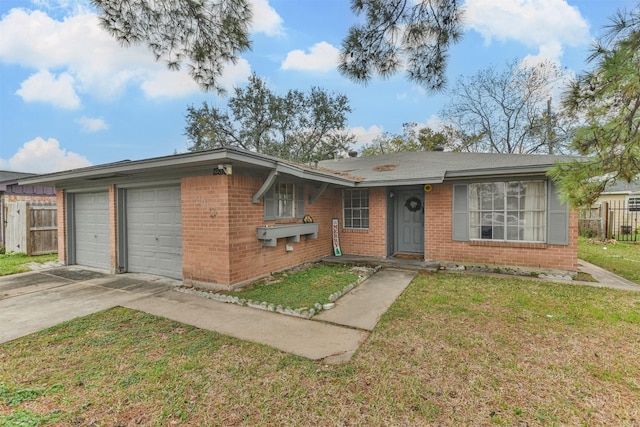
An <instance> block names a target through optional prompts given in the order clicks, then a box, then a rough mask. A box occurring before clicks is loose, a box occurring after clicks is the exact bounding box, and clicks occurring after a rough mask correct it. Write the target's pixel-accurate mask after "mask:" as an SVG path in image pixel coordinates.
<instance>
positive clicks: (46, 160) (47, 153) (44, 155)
mask: <svg viewBox="0 0 640 427" xmlns="http://www.w3.org/2000/svg"><path fill="white" fill-rule="evenodd" d="M3 162H4V164H5V165H8V169H10V170H16V171H21V172H33V173H49V172H58V171H62V170H67V169H76V168H80V167H85V166H90V165H91V162H89V160H87V158H86V157H84V156H81V155H80V154H77V153H74V152H71V151H67V150H65V149H63V148H61V147H60V144H59V143H58V141H57V140H56V139H54V138H49V139H47V140H46V141H45V140H44V139H43V138H41V137H37V138H35V139H34V140H31V141H29V142H25V143H24V145H23V146H22V148H20V150H18V152H17V153H16V154H15V155H14V156H13V157H11V158H10V159H9V160H8V161H6V160H5V161H1V159H0V164H2V163H3Z"/></svg>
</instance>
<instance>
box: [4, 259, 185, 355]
mask: <svg viewBox="0 0 640 427" xmlns="http://www.w3.org/2000/svg"><path fill="white" fill-rule="evenodd" d="M177 284H179V282H176V281H174V280H171V279H165V278H159V277H155V276H147V275H138V274H127V275H110V274H107V273H104V272H100V271H98V270H90V269H86V268H76V267H63V268H57V269H53V270H47V271H38V272H29V273H22V274H16V275H11V276H5V277H0V343H3V342H6V341H10V340H13V339H15V338H19V337H22V336H25V335H28V334H30V333H33V332H37V331H39V330H42V329H44V328H48V327H50V326H54V325H57V324H58V323H60V322H64V321H66V320H71V319H73V318H75V317H80V316H86V315H88V314H91V313H95V312H98V311H102V310H106V309H109V308H113V307H116V306H124V305H127V304H128V303H131V302H133V301H135V300H138V299H140V298H146V297H149V296H152V295H157V294H160V293H162V292H166V291H168V290H170V289H171V288H172V287H173V286H175V285H177Z"/></svg>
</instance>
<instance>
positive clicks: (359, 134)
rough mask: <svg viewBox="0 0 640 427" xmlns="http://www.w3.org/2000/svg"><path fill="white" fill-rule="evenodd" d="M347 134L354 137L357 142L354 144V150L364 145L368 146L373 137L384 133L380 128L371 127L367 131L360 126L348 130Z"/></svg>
mask: <svg viewBox="0 0 640 427" xmlns="http://www.w3.org/2000/svg"><path fill="white" fill-rule="evenodd" d="M349 132H350V133H351V134H353V135H355V136H356V138H357V141H356V144H355V147H354V148H355V149H360V148H362V146H363V145H365V144H370V143H371V142H372V141H373V140H374V138H375V137H377V136H380V135H382V133H383V132H384V128H383V127H382V126H377V125H371V126H369V129H365V128H364V127H362V126H358V127H354V128H351V129H349Z"/></svg>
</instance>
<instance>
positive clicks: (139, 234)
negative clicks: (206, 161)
mask: <svg viewBox="0 0 640 427" xmlns="http://www.w3.org/2000/svg"><path fill="white" fill-rule="evenodd" d="M127 258H128V271H130V272H135V273H150V274H157V275H159V276H167V277H173V278H176V279H182V211H181V204H180V187H160V188H135V189H128V190H127Z"/></svg>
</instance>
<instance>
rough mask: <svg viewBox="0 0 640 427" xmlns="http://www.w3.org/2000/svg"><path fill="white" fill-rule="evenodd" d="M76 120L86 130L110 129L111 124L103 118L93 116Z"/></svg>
mask: <svg viewBox="0 0 640 427" xmlns="http://www.w3.org/2000/svg"><path fill="white" fill-rule="evenodd" d="M76 121H77V122H78V123H79V124H80V126H82V129H84V130H85V131H86V132H98V131H101V130H107V129H109V126H108V125H107V123H106V122H105V121H104V120H102V119H93V118H91V117H80V118H79V119H78V120H76Z"/></svg>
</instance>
